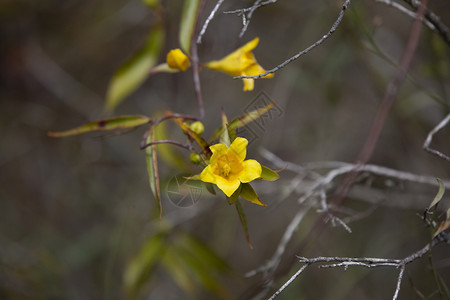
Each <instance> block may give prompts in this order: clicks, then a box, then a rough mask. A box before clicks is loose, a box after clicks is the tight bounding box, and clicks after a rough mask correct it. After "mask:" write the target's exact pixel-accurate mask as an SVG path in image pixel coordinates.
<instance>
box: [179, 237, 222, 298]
mask: <svg viewBox="0 0 450 300" xmlns="http://www.w3.org/2000/svg"><path fill="white" fill-rule="evenodd" d="M175 249H176V251H177V253H178V255H179V256H180V258H181V259H182V260H183V262H184V263H185V264H186V267H187V269H188V270H189V273H191V274H192V276H193V277H194V278H195V279H197V281H198V282H199V283H200V284H201V286H202V287H203V288H204V289H205V290H210V291H211V292H213V293H214V294H216V295H217V296H219V298H222V299H223V298H224V297H223V296H225V295H227V291H226V290H225V288H224V287H223V286H222V284H221V283H220V282H219V280H218V279H217V278H216V276H214V275H215V274H217V273H218V272H217V271H219V269H222V270H223V269H224V268H226V264H225V263H224V262H223V261H222V260H221V259H220V258H218V257H217V256H216V255H215V254H214V253H213V252H212V251H211V250H209V249H208V248H207V247H206V246H204V245H202V244H200V243H199V242H198V241H197V240H195V239H194V238H193V237H192V236H191V235H187V234H185V235H183V236H182V237H181V238H180V239H177V243H176V248H175ZM228 296H229V295H228ZM228 298H229V297H228Z"/></svg>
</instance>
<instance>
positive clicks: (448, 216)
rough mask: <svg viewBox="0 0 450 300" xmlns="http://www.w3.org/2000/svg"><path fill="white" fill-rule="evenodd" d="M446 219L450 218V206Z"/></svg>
mask: <svg viewBox="0 0 450 300" xmlns="http://www.w3.org/2000/svg"><path fill="white" fill-rule="evenodd" d="M445 219H446V220H450V208H449V209H447V214H446V218H445Z"/></svg>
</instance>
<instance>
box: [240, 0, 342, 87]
mask: <svg viewBox="0 0 450 300" xmlns="http://www.w3.org/2000/svg"><path fill="white" fill-rule="evenodd" d="M350 2H351V1H350V0H346V1H345V3H344V4H343V5H342V8H341V11H340V12H339V15H338V18H337V20H336V21H335V22H334V23H333V26H331V29H330V30H329V31H328V32H327V33H326V34H325V35H324V36H323V37H321V38H320V39H319V40H318V41H316V42H315V43H314V44H312V45H311V46H309V47H308V48H306V49H305V50H302V51H300V52H299V53H297V54H296V55H294V56H292V57H291V58H289V59H287V60H286V61H284V62H283V63H281V64H279V65H278V66H276V67H275V68H273V69H270V70H268V71H266V72H265V73H262V74H260V75H256V76H235V77H233V78H235V79H242V78H253V79H258V78H261V77H264V76H266V75H268V74H272V73H275V72H276V71H278V70H279V69H282V68H284V67H285V66H286V65H288V64H290V63H291V62H293V61H294V60H296V59H297V58H299V57H300V56H302V55H304V54H306V53H308V52H309V51H310V50H312V49H314V48H315V47H317V46H319V45H320V44H322V43H323V41H325V40H326V39H327V38H329V37H330V36H331V35H332V34H333V33H334V32H335V31H336V29H337V27H338V26H339V24H341V21H342V18H343V17H344V14H345V11H346V10H347V8H348V6H349V5H350Z"/></svg>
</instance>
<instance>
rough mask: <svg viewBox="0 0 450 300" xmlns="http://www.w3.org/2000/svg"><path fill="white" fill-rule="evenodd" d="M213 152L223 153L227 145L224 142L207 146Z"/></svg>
mask: <svg viewBox="0 0 450 300" xmlns="http://www.w3.org/2000/svg"><path fill="white" fill-rule="evenodd" d="M209 149H211V152H212V153H213V154H225V152H226V151H227V149H228V147H227V146H226V145H225V144H215V145H212V146H210V147H209Z"/></svg>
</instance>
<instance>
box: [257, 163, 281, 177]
mask: <svg viewBox="0 0 450 300" xmlns="http://www.w3.org/2000/svg"><path fill="white" fill-rule="evenodd" d="M261 168H262V172H261V179H262V180H267V181H275V180H277V179H278V178H280V175H278V173H277V172H275V171H274V170H272V169H270V168H268V167H266V166H263V165H261Z"/></svg>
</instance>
